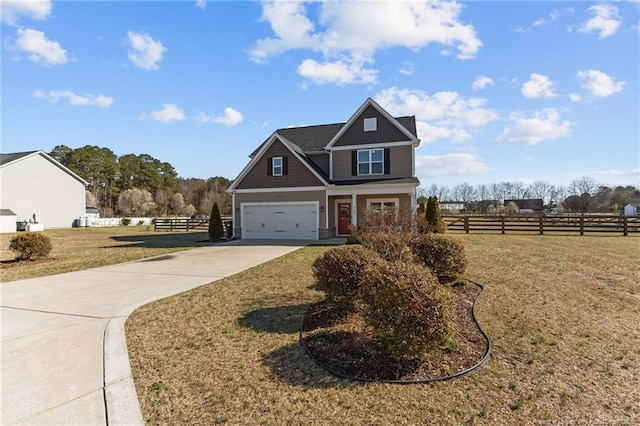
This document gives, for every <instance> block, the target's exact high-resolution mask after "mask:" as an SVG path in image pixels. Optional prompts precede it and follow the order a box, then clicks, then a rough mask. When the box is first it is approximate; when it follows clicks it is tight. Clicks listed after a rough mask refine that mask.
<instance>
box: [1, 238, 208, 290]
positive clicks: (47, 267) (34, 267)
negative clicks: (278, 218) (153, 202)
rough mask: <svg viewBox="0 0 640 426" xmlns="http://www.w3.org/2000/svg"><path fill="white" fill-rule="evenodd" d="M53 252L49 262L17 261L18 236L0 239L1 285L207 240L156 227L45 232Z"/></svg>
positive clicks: (163, 251) (100, 264)
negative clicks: (12, 242)
mask: <svg viewBox="0 0 640 426" xmlns="http://www.w3.org/2000/svg"><path fill="white" fill-rule="evenodd" d="M43 233H44V235H47V236H48V237H49V238H50V239H51V244H52V246H53V250H52V251H51V254H50V256H49V257H48V258H46V259H38V260H32V261H23V262H14V261H13V259H15V253H13V252H11V251H10V250H9V241H10V240H11V238H12V237H13V236H14V235H18V234H2V235H1V236H0V282H7V281H15V280H21V279H26V278H35V277H42V276H46V275H53V274H60V273H63V272H71V271H78V270H82V269H88V268H95V267H99V266H105V265H113V264H116V263H122V262H128V261H131V260H138V259H143V258H145V257H151V256H157V255H162V254H166V253H171V252H175V251H179V250H185V249H187V248H190V247H197V246H198V245H201V243H197V241H199V240H203V239H207V238H208V237H207V234H206V232H182V233H167V232H154V231H153V227H152V226H127V227H125V226H116V227H104V228H69V229H51V230H46V231H44V232H43Z"/></svg>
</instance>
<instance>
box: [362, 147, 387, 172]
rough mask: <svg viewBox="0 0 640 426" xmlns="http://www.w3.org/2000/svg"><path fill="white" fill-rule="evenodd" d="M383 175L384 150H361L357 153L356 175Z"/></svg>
mask: <svg viewBox="0 0 640 426" xmlns="http://www.w3.org/2000/svg"><path fill="white" fill-rule="evenodd" d="M381 174H384V150H383V149H382V148H379V149H361V150H359V151H358V175H360V176H362V175H381Z"/></svg>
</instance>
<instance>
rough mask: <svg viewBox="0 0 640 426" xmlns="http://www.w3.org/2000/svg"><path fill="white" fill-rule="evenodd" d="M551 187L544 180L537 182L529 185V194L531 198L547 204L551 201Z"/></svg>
mask: <svg viewBox="0 0 640 426" xmlns="http://www.w3.org/2000/svg"><path fill="white" fill-rule="evenodd" d="M553 189H554V188H553V185H551V184H550V183H549V182H547V181H544V180H537V181H535V182H533V183H532V184H531V185H529V192H530V193H531V196H532V197H533V198H540V199H542V200H543V202H544V203H548V202H550V201H551V200H550V199H549V198H550V196H551V192H552V191H553Z"/></svg>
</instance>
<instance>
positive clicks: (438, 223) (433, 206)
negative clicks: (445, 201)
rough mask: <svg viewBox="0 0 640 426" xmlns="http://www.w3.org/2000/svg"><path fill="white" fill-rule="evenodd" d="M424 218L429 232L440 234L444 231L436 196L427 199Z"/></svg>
mask: <svg viewBox="0 0 640 426" xmlns="http://www.w3.org/2000/svg"><path fill="white" fill-rule="evenodd" d="M425 218H426V219H427V223H428V224H429V229H428V230H429V232H436V233H438V234H442V233H444V232H445V231H446V227H445V224H444V221H443V220H442V214H441V213H440V203H439V202H438V197H436V196H433V197H429V198H428V199H427V207H426V210H425Z"/></svg>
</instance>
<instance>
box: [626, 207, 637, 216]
mask: <svg viewBox="0 0 640 426" xmlns="http://www.w3.org/2000/svg"><path fill="white" fill-rule="evenodd" d="M638 207H640V206H638V205H637V204H627V205H626V206H624V215H625V216H638Z"/></svg>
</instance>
